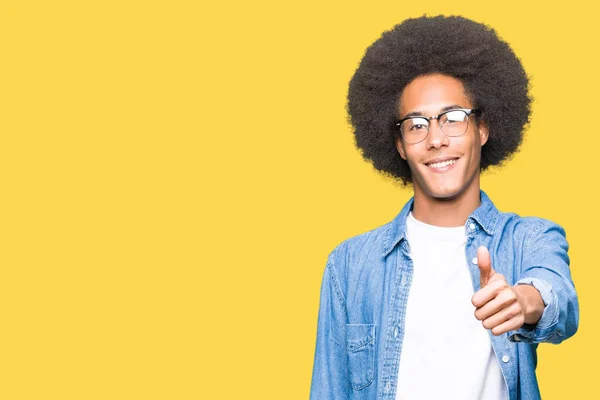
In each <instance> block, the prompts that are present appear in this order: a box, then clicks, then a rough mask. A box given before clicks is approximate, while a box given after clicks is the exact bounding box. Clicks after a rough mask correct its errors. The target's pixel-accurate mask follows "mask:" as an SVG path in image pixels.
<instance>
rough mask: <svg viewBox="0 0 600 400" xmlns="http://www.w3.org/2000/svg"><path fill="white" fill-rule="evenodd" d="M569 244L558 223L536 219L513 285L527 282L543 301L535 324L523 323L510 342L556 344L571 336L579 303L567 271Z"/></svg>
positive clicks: (574, 329) (576, 319)
mask: <svg viewBox="0 0 600 400" xmlns="http://www.w3.org/2000/svg"><path fill="white" fill-rule="evenodd" d="M568 249H569V245H568V243H567V240H566V237H565V231H564V229H563V228H561V227H560V226H558V225H556V224H554V223H552V222H550V221H546V220H540V221H539V222H538V225H537V227H536V229H535V231H534V232H533V233H532V234H531V235H530V237H529V238H528V240H527V241H526V242H525V244H524V247H523V262H522V267H521V276H520V278H519V280H518V282H517V284H521V285H530V286H532V287H533V288H535V289H536V290H537V291H538V292H539V293H540V297H541V299H542V301H543V303H544V309H543V312H542V315H541V317H540V319H539V321H537V324H531V325H529V324H525V325H523V326H522V327H521V328H520V329H518V330H516V331H515V332H513V333H512V334H511V335H510V336H509V340H511V341H517V342H518V341H522V342H526V343H540V342H549V343H560V342H562V341H563V340H565V339H567V338H569V337H571V336H573V335H574V334H575V332H576V331H577V327H578V324H579V303H578V300H577V294H576V292H575V287H574V285H573V281H572V279H571V272H570V270H569V261H570V260H569V256H568V254H567V252H568Z"/></svg>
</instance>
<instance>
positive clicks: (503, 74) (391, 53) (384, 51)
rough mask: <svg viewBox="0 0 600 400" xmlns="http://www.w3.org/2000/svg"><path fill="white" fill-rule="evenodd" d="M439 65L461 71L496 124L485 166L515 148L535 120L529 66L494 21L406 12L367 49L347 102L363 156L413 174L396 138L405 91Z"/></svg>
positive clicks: (485, 116)
mask: <svg viewBox="0 0 600 400" xmlns="http://www.w3.org/2000/svg"><path fill="white" fill-rule="evenodd" d="M433 73H438V74H443V75H448V76H452V77H454V78H457V79H459V80H460V81H461V82H462V83H463V86H464V87H465V91H466V95H467V96H468V97H469V99H470V100H471V102H472V103H473V106H474V107H475V108H477V109H478V110H480V111H481V113H479V116H478V120H479V121H481V120H483V121H484V122H485V123H486V124H487V127H488V130H489V138H488V141H487V143H486V144H485V146H483V148H482V152H481V164H480V170H481V171H483V170H485V169H486V168H488V167H490V166H494V165H500V164H501V163H502V162H503V161H504V160H506V159H507V158H508V157H509V156H511V155H512V154H513V153H515V152H516V151H517V149H518V147H519V145H520V144H521V142H522V140H523V130H524V129H525V128H526V126H527V125H528V123H529V116H530V111H531V101H532V99H531V97H530V95H529V80H528V77H527V74H526V73H525V71H524V69H523V66H522V65H521V62H520V61H519V59H518V58H517V57H516V56H515V54H514V52H513V51H512V49H511V48H510V47H509V45H508V44H507V43H506V42H504V41H503V40H501V39H500V38H499V37H498V36H497V35H496V32H495V31H494V30H493V29H492V28H490V27H488V26H486V25H483V24H480V23H477V22H474V21H471V20H469V19H466V18H463V17H459V16H449V17H446V16H435V17H428V16H423V17H420V18H413V19H408V20H405V21H404V22H402V23H401V24H398V25H396V26H395V27H394V28H393V29H391V30H389V31H386V32H384V33H383V34H382V35H381V37H380V38H379V39H378V40H377V41H375V42H374V43H373V44H372V45H371V46H370V47H369V48H368V49H367V50H366V52H365V55H364V57H363V59H362V61H361V62H360V65H359V67H358V68H357V70H356V72H355V74H354V76H353V77H352V79H351V81H350V84H349V90H348V104H347V111H348V114H349V122H350V124H351V125H352V126H353V129H354V135H355V140H356V146H357V147H358V148H359V149H361V151H362V155H363V157H364V158H365V159H366V160H368V161H370V162H372V163H373V166H374V167H375V169H377V170H379V171H381V172H383V173H384V174H386V175H391V176H392V177H393V178H395V179H397V180H399V181H401V183H402V184H403V185H408V184H410V183H412V178H411V173H410V169H409V166H408V163H407V162H406V161H405V160H403V159H402V158H401V157H400V156H399V154H398V151H397V149H396V145H395V139H396V138H397V137H398V135H399V131H398V128H397V127H396V126H395V122H396V121H397V120H398V117H399V116H398V102H399V98H400V95H401V94H402V91H403V90H404V88H405V87H406V85H408V84H409V83H410V82H411V81H412V80H413V79H415V78H416V77H418V76H422V75H427V74H433Z"/></svg>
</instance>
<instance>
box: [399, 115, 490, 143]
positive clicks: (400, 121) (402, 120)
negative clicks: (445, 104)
mask: <svg viewBox="0 0 600 400" xmlns="http://www.w3.org/2000/svg"><path fill="white" fill-rule="evenodd" d="M452 111H462V112H464V113H465V114H467V126H466V128H465V131H464V132H463V133H461V134H460V135H455V136H451V135H448V134H447V133H446V132H444V128H443V127H442V125H441V124H440V130H441V131H442V133H443V134H444V135H446V136H448V137H459V136H462V135H464V134H465V132H467V130H468V129H469V117H470V116H471V115H477V114H478V113H479V111H480V110H479V109H477V108H452V109H450V110H446V111H444V112H441V113H439V114H438V115H432V116H431V117H426V116H424V115H413V116H410V117H406V118H402V119H401V120H398V121H396V124H395V125H396V127H398V128H399V131H400V135H401V136H402V139H404V141H405V142H406V143H409V144H417V143H421V142H422V141H423V140H425V139H427V136H429V128H430V127H431V120H432V119H435V120H438V123H439V119H440V117H442V116H443V115H446V114H448V113H449V112H452ZM413 118H423V119H425V120H427V134H426V135H425V137H424V138H423V139H421V140H419V141H418V142H409V141H408V140H406V138H405V137H404V135H403V134H402V128H401V127H400V126H401V125H402V123H403V122H404V121H408V120H409V119H413Z"/></svg>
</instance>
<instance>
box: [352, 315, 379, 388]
mask: <svg viewBox="0 0 600 400" xmlns="http://www.w3.org/2000/svg"><path fill="white" fill-rule="evenodd" d="M346 345H347V350H348V370H349V372H350V384H351V386H352V389H354V390H361V389H364V388H365V387H367V386H369V385H370V384H371V383H372V382H373V377H374V376H375V325H373V324H346Z"/></svg>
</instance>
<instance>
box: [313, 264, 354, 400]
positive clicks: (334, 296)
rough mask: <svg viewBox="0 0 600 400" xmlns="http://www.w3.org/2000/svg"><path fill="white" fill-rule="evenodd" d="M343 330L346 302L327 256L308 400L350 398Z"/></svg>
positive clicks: (332, 265)
mask: <svg viewBox="0 0 600 400" xmlns="http://www.w3.org/2000/svg"><path fill="white" fill-rule="evenodd" d="M345 330H346V302H345V300H344V297H343V295H342V292H341V290H340V287H339V284H338V276H337V275H336V272H335V267H334V264H333V256H331V255H330V257H329V260H328V262H327V267H326V268H325V273H324V275H323V283H322V284H321V299H320V305H319V320H318V326H317V344H316V349H315V358H314V365H313V373H312V383H311V388H310V399H311V400H320V399H328V400H330V399H347V398H348V397H349V395H350V393H349V391H350V384H349V380H348V355H347V351H346V344H345V343H346V333H345Z"/></svg>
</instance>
